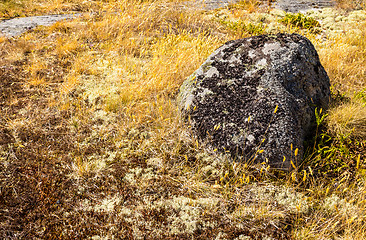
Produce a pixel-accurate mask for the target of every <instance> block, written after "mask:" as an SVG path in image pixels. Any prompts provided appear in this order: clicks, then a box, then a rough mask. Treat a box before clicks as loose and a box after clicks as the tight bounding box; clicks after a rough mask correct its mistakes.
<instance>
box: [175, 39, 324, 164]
mask: <svg viewBox="0 0 366 240" xmlns="http://www.w3.org/2000/svg"><path fill="white" fill-rule="evenodd" d="M329 87H330V83H329V78H328V76H327V73H326V72H325V70H324V68H323V66H322V65H321V63H320V61H319V57H318V54H317V52H316V50H315V48H314V46H313V45H312V43H311V42H310V41H309V40H308V39H307V38H305V37H303V36H301V35H298V34H277V35H261V36H255V37H250V38H245V39H240V40H235V41H230V42H227V43H226V44H224V45H223V46H221V47H220V48H218V49H217V50H216V51H215V52H214V53H212V54H211V55H210V56H209V58H208V59H207V60H206V61H205V62H204V63H203V64H202V66H201V67H200V68H199V69H198V70H197V71H196V72H194V73H193V74H192V75H191V76H190V77H188V78H187V80H186V81H185V82H184V83H183V85H182V86H181V88H180V92H179V95H178V104H179V108H180V111H181V115H182V117H183V118H184V119H185V120H188V121H189V123H190V125H191V127H192V130H193V133H194V134H196V135H197V137H198V138H199V139H200V140H202V141H204V142H207V145H208V146H211V147H212V148H213V149H217V151H218V152H221V153H224V152H226V153H229V154H230V155H231V157H232V158H233V159H234V160H236V161H246V162H254V163H259V162H263V161H267V162H268V163H269V164H270V165H271V166H272V167H274V168H281V169H289V168H291V160H292V161H293V162H294V163H295V164H296V163H297V164H298V163H299V162H300V161H301V159H302V155H303V142H304V139H305V137H306V136H307V135H309V133H310V132H311V129H312V123H313V122H314V120H315V114H314V113H315V108H316V107H318V108H323V109H326V108H327V105H328V102H329V96H330V89H329ZM291 146H292V147H291ZM296 148H298V150H297V151H296V152H297V153H298V154H297V156H295V150H296Z"/></svg>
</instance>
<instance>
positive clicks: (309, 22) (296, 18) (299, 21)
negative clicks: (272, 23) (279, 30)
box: [279, 13, 320, 30]
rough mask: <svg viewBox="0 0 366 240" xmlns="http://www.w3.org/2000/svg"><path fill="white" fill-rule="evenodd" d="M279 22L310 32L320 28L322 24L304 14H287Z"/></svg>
mask: <svg viewBox="0 0 366 240" xmlns="http://www.w3.org/2000/svg"><path fill="white" fill-rule="evenodd" d="M279 22H281V23H284V24H288V25H293V26H295V27H298V28H302V29H308V30H314V28H316V27H320V23H319V22H318V21H317V20H315V19H314V18H312V17H307V16H305V15H304V14H302V13H296V14H294V13H287V14H286V15H285V16H284V17H283V18H282V19H280V20H279Z"/></svg>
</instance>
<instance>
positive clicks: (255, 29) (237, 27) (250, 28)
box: [220, 20, 266, 35]
mask: <svg viewBox="0 0 366 240" xmlns="http://www.w3.org/2000/svg"><path fill="white" fill-rule="evenodd" d="M220 23H221V24H223V25H224V26H225V27H226V28H228V29H230V30H232V31H234V32H235V33H238V34H243V33H248V34H250V35H261V34H263V33H264V30H265V28H266V26H265V25H264V24H263V23H258V24H255V23H247V22H245V21H242V20H239V21H226V20H220Z"/></svg>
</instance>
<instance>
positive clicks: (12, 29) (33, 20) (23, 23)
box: [0, 14, 80, 37]
mask: <svg viewBox="0 0 366 240" xmlns="http://www.w3.org/2000/svg"><path fill="white" fill-rule="evenodd" d="M78 16H80V14H64V15H44V16H34V17H22V18H13V19H9V20H3V21H1V22H0V32H1V33H2V34H3V35H5V36H6V37H15V36H18V35H20V34H22V33H24V32H26V31H28V30H30V29H32V28H35V27H37V26H39V25H42V26H50V25H52V24H54V23H56V22H58V21H61V20H65V19H72V18H75V17H78Z"/></svg>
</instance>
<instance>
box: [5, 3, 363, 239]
mask: <svg viewBox="0 0 366 240" xmlns="http://www.w3.org/2000/svg"><path fill="white" fill-rule="evenodd" d="M27 4H30V3H27ZM33 4H35V3H33ZM80 4H81V7H85V6H89V5H88V4H93V7H92V8H91V9H94V10H96V9H99V10H103V11H100V12H98V13H97V14H94V15H84V16H83V17H80V18H78V19H75V20H72V21H65V22H60V23H57V24H55V25H53V26H51V27H40V28H38V29H36V30H35V31H33V32H30V33H26V34H24V35H22V36H21V37H19V38H16V39H14V40H10V41H9V40H7V39H2V40H0V54H1V58H0V63H1V66H4V67H2V68H1V71H0V74H2V75H1V77H2V79H3V81H2V82H1V84H3V85H2V86H1V87H2V88H1V91H4V94H3V92H0V93H1V94H3V95H0V96H1V97H2V98H1V101H2V102H0V103H1V104H2V105H0V107H1V114H2V115H1V118H0V127H1V128H0V134H2V135H1V137H4V139H5V136H6V137H7V136H8V132H9V134H10V135H11V136H13V139H12V140H9V141H8V142H7V143H6V144H3V145H0V171H2V172H1V173H4V175H1V176H7V177H6V179H5V180H3V179H2V178H0V181H2V182H1V184H2V186H4V187H2V188H1V191H2V192H0V204H3V205H1V206H4V207H5V208H6V209H10V210H9V211H7V212H6V214H7V215H6V216H7V218H3V219H10V220H11V221H10V220H9V221H8V220H2V219H1V220H0V221H3V222H1V224H2V225H1V226H2V227H3V228H4V229H8V231H7V232H0V236H2V237H4V236H5V237H9V236H10V235H11V234H12V233H9V232H14V233H16V234H28V236H37V237H40V238H91V237H94V238H98V237H105V238H113V237H114V238H120V239H122V238H127V239H136V238H141V239H143V238H144V237H146V236H148V237H151V238H154V237H155V238H161V237H164V238H178V239H179V238H180V239H198V238H201V239H215V238H218V239H219V238H220V236H221V238H222V239H223V238H226V239H265V238H269V237H272V238H274V239H362V237H363V236H364V235H365V234H366V228H365V223H364V221H365V217H364V209H365V201H364V199H365V197H366V196H365V192H366V189H365V180H366V170H365V156H366V153H365V150H364V149H365V148H364V147H365V133H366V130H365V126H366V124H365V116H366V110H365V109H366V107H365V96H364V91H363V90H364V88H365V82H366V79H365V78H366V76H365V66H366V57H365V51H366V45H365V42H364V41H363V39H364V36H365V26H366V25H365V22H359V24H358V25H357V24H355V25H349V23H345V24H344V28H345V30H347V31H345V32H344V33H339V34H332V35H330V34H329V36H328V35H327V33H328V32H325V33H324V34H325V35H322V36H320V37H319V36H317V35H316V34H314V33H312V32H310V31H307V30H302V29H297V28H295V27H292V26H289V25H284V24H281V23H279V22H278V20H279V19H280V18H281V16H282V15H283V13H280V12H269V13H268V12H267V10H266V11H259V10H258V9H256V4H255V3H254V1H244V2H242V3H240V4H238V5H236V6H232V7H230V9H229V10H217V11H213V12H202V11H195V10H185V8H182V7H181V6H182V3H181V2H174V1H166V2H165V1H160V0H159V1H128V0H122V1H109V2H96V1H95V2H85V3H79V2H78V1H53V2H51V1H49V2H42V8H45V9H48V10H47V11H51V12H53V11H61V10H62V9H63V10H62V11H69V10H70V9H71V10H73V9H76V7H77V6H79V5H80ZM83 4H84V5H83ZM85 4H86V5H85ZM32 6H34V5H32ZM60 9H61V10H60ZM65 9H66V10H65ZM223 20H224V21H223ZM238 22H240V23H244V25H245V26H249V24H252V25H250V26H251V27H252V28H247V29H237V28H236V27H237V26H238V25H235V24H236V23H238ZM253 26H254V27H253ZM348 28H349V29H348ZM350 29H352V31H351V30H350ZM348 30H349V31H348ZM261 31H263V32H264V33H276V32H284V31H286V32H298V33H301V34H304V35H306V36H307V37H309V39H311V41H313V43H314V44H315V46H316V48H317V50H318V51H319V55H320V58H321V61H322V63H323V65H324V67H325V69H326V70H327V72H328V73H329V76H330V78H331V83H332V89H333V91H334V93H336V92H337V91H340V93H341V94H344V95H345V96H348V97H349V98H350V100H349V101H347V100H345V98H341V99H340V100H339V101H341V103H332V108H331V109H330V111H329V112H328V114H329V115H328V117H327V129H325V130H324V131H323V130H322V131H320V133H321V134H324V135H322V136H319V137H318V139H317V142H316V143H319V145H317V144H315V149H314V152H313V153H312V154H309V155H310V157H309V158H311V159H310V160H309V161H306V162H305V164H304V166H300V167H299V168H298V169H295V170H293V171H292V172H275V171H273V170H271V169H270V168H269V167H268V166H266V165H265V164H263V166H251V165H249V164H245V163H235V162H231V161H229V160H228V159H226V158H225V157H223V156H218V155H216V154H215V152H214V151H212V152H211V151H208V150H204V146H202V143H200V142H198V141H197V140H196V139H194V138H192V136H191V135H190V129H189V127H188V126H186V125H185V124H184V123H182V122H181V120H180V119H179V113H178V111H177V105H176V100H175V98H176V95H177V92H178V90H179V87H180V85H181V84H182V82H183V81H184V80H185V79H186V78H187V77H188V76H189V75H190V74H191V73H192V72H193V71H194V70H196V69H197V68H198V67H199V66H200V64H202V62H203V61H204V60H205V59H206V58H207V56H208V55H210V54H211V53H212V52H213V51H214V50H215V49H216V48H217V47H219V46H220V45H221V44H223V43H224V42H225V41H227V40H231V39H235V38H240V37H243V36H249V35H252V34H258V33H259V32H261ZM324 31H326V30H324ZM329 31H330V30H329ZM4 69H5V70H4ZM2 71H5V72H4V73H5V74H3V72H2ZM8 82H9V83H8ZM10 90H11V91H10ZM5 91H6V92H5ZM5 93H6V94H5ZM322 127H324V126H322ZM326 136H328V137H326ZM322 137H323V140H322V139H321V138H322ZM325 138H326V140H328V138H330V140H329V141H328V142H324V141H325V140H324V139H325ZM345 138H346V140H344V139H345ZM2 139H3V138H2ZM347 139H349V141H348V140H347ZM353 140H357V141H353ZM1 141H2V140H0V142H1ZM322 141H323V142H322ZM329 142H330V143H329ZM294 155H297V152H296V149H294ZM15 193H16V194H15ZM28 193H30V194H28ZM1 194H2V195H1ZM19 196H20V197H19ZM3 199H6V200H3ZM8 199H9V200H8ZM17 199H22V201H21V202H17ZM34 199H35V200H34ZM34 201H36V202H37V204H34ZM24 204H25V205H26V206H27V207H28V208H25V207H24V208H23V205H24ZM13 206H15V207H13ZM20 208H22V209H25V210H24V211H25V213H24V214H27V217H28V218H24V217H23V215H24V214H19V212H17V209H20ZM40 214H41V215H42V219H45V220H40V219H41V217H39V216H40ZM14 223H16V224H17V225H16V226H15V225H14ZM19 226H21V227H19ZM34 229H35V230H34Z"/></svg>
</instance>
